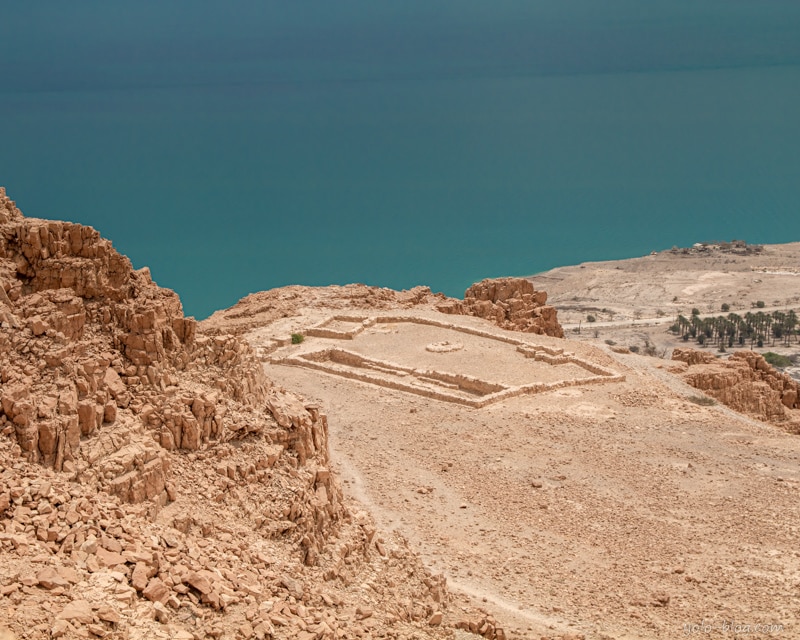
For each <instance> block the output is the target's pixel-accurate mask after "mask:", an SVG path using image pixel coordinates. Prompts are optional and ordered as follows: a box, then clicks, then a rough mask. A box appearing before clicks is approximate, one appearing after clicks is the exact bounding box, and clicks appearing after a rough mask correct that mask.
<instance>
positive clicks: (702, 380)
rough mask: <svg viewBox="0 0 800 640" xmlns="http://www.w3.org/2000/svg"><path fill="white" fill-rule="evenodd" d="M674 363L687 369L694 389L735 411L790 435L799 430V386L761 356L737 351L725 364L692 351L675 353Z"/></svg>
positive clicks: (709, 356)
mask: <svg viewBox="0 0 800 640" xmlns="http://www.w3.org/2000/svg"><path fill="white" fill-rule="evenodd" d="M672 359H673V360H680V361H682V362H686V363H687V364H688V365H689V368H688V370H687V371H686V373H685V374H684V379H685V380H686V381H687V382H688V383H689V384H690V385H692V386H693V387H695V388H696V389H700V390H701V391H703V392H705V393H707V394H708V395H710V396H712V397H714V398H716V399H717V400H719V401H720V402H722V403H723V404H725V405H727V406H729V407H730V408H732V409H734V410H735V411H739V412H741V413H746V414H749V415H751V416H753V417H756V418H758V419H759V420H764V421H766V422H774V423H780V424H782V425H783V426H784V427H786V428H787V429H789V430H790V431H796V430H797V428H798V426H800V416H796V415H794V411H795V410H798V409H800V402H798V398H799V397H800V394H798V384H797V382H795V381H794V380H793V379H792V378H791V377H790V376H788V375H786V374H784V373H780V372H779V371H777V370H776V369H775V368H774V367H772V366H771V365H770V364H769V363H768V362H767V361H766V360H764V358H763V356H761V355H759V354H757V353H755V352H752V351H737V352H735V353H733V354H731V357H730V358H729V359H728V360H719V359H717V358H715V357H714V356H713V354H710V353H705V352H702V351H697V350H695V349H675V351H674V352H673V354H672Z"/></svg>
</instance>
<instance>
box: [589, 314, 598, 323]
mask: <svg viewBox="0 0 800 640" xmlns="http://www.w3.org/2000/svg"><path fill="white" fill-rule="evenodd" d="M596 320H597V318H595V317H594V316H593V315H592V314H591V313H590V314H589V315H588V316H586V322H595V321H596Z"/></svg>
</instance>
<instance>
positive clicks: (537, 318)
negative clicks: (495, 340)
mask: <svg viewBox="0 0 800 640" xmlns="http://www.w3.org/2000/svg"><path fill="white" fill-rule="evenodd" d="M546 303H547V293H546V292H544V291H536V290H535V289H534V287H533V284H532V283H531V282H530V280H526V279H525V278H496V279H487V280H482V281H480V282H476V283H475V284H473V285H472V286H471V287H470V288H469V289H467V291H466V292H465V293H464V300H463V301H462V300H447V301H446V302H443V303H442V304H439V305H437V307H436V308H437V310H439V311H441V312H442V313H451V314H458V315H470V316H478V317H479V318H485V319H487V320H490V321H492V322H494V323H495V324H496V325H497V326H499V327H501V328H503V329H510V330H512V331H524V332H526V333H536V334H544V335H548V336H553V337H556V338H563V337H564V330H563V329H562V328H561V325H560V324H559V323H558V317H557V312H556V309H555V307H552V306H550V305H548V304H546Z"/></svg>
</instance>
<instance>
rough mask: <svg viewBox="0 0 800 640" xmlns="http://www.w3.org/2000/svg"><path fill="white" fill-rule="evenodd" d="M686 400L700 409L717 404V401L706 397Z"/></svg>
mask: <svg viewBox="0 0 800 640" xmlns="http://www.w3.org/2000/svg"><path fill="white" fill-rule="evenodd" d="M686 399H687V400H688V401H689V402H694V403H695V404H699V405H700V406H702V407H710V406H711V405H714V404H717V401H716V400H714V398H709V397H708V396H689V397H688V398H686Z"/></svg>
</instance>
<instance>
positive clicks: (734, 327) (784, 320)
mask: <svg viewBox="0 0 800 640" xmlns="http://www.w3.org/2000/svg"><path fill="white" fill-rule="evenodd" d="M799 329H800V327H799V326H798V316H797V313H796V312H795V311H794V310H789V311H773V312H772V313H769V312H765V311H757V312H755V313H753V312H747V313H745V314H743V315H739V314H736V313H729V314H727V315H719V316H713V317H701V315H700V313H699V311H698V310H697V309H692V314H691V316H690V317H688V318H687V317H686V316H684V315H679V316H678V317H677V318H676V319H675V322H674V324H673V325H672V326H671V327H670V331H671V332H672V333H674V334H675V335H677V336H680V337H681V338H682V339H683V340H684V342H689V341H694V342H696V343H697V344H699V345H715V346H718V347H720V349H721V350H724V348H725V347H735V346H739V347H744V346H748V347H754V346H757V347H763V346H765V345H767V344H769V345H770V346H775V344H776V343H777V344H781V345H783V346H785V347H788V346H790V345H791V344H792V342H795V343H800V336H798V333H800V331H799Z"/></svg>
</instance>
